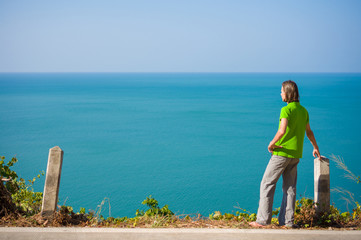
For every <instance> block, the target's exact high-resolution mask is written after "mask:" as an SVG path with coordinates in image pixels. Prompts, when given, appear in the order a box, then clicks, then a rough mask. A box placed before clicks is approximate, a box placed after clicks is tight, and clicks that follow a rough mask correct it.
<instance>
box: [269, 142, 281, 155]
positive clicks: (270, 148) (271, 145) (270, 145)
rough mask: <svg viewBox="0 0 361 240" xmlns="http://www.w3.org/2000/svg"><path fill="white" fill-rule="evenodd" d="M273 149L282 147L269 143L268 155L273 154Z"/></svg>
mask: <svg viewBox="0 0 361 240" xmlns="http://www.w3.org/2000/svg"><path fill="white" fill-rule="evenodd" d="M275 148H282V146H277V145H275V144H274V143H272V142H270V143H269V145H268V151H269V152H270V153H273V150H274V149H275Z"/></svg>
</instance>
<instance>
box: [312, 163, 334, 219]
mask: <svg viewBox="0 0 361 240" xmlns="http://www.w3.org/2000/svg"><path fill="white" fill-rule="evenodd" d="M314 171H315V173H314V175H315V195H314V198H315V199H314V201H315V203H316V212H317V213H322V212H329V211H330V160H329V159H328V158H325V157H321V159H318V158H315V160H314Z"/></svg>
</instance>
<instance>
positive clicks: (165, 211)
mask: <svg viewBox="0 0 361 240" xmlns="http://www.w3.org/2000/svg"><path fill="white" fill-rule="evenodd" d="M142 204H143V205H147V206H148V208H149V209H148V210H147V211H146V212H144V211H143V210H141V211H140V210H139V209H137V211H136V213H135V216H144V215H146V216H157V215H161V216H172V215H174V213H173V212H172V211H171V210H170V209H169V207H168V205H164V206H163V207H162V208H160V207H159V205H158V201H157V200H156V199H154V198H152V195H150V196H149V197H147V198H146V199H145V200H144V201H143V202H142Z"/></svg>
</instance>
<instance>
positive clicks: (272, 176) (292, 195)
mask: <svg viewBox="0 0 361 240" xmlns="http://www.w3.org/2000/svg"><path fill="white" fill-rule="evenodd" d="M298 162H299V159H298V158H286V157H282V156H276V155H272V157H271V159H270V161H269V163H268V165H267V168H266V171H265V173H264V175H263V179H262V182H261V188H260V200H259V207H258V213H257V223H259V224H262V225H267V224H270V223H271V219H272V205H273V197H274V193H275V189H276V183H277V181H278V179H279V178H280V176H281V175H282V178H283V186H282V190H283V198H282V204H281V209H280V212H279V216H278V222H279V224H280V225H292V224H293V222H294V212H295V203H296V183H297V164H298Z"/></svg>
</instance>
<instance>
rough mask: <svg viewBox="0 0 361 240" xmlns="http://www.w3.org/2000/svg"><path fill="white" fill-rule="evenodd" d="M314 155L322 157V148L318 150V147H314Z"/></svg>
mask: <svg viewBox="0 0 361 240" xmlns="http://www.w3.org/2000/svg"><path fill="white" fill-rule="evenodd" d="M312 155H313V156H314V157H318V159H321V154H320V150H318V148H314V149H313V152H312Z"/></svg>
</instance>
